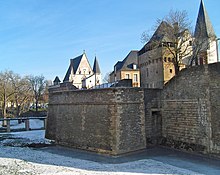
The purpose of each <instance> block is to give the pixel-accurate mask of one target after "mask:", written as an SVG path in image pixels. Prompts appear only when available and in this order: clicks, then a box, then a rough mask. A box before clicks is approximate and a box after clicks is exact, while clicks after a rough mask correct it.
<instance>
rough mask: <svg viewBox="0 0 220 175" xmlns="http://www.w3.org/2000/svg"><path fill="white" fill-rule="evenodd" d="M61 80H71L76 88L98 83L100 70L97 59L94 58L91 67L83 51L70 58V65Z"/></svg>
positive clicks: (66, 81) (88, 86) (65, 81)
mask: <svg viewBox="0 0 220 175" xmlns="http://www.w3.org/2000/svg"><path fill="white" fill-rule="evenodd" d="M63 82H64V83H68V82H71V83H72V84H73V85H74V86H75V87H77V88H78V89H81V88H91V87H93V86H95V85H98V84H100V83H101V72H100V68H99V64H98V61H97V59H96V58H95V61H94V66H93V69H92V68H91V66H90V64H89V61H88V58H87V56H86V54H85V53H83V54H82V55H80V56H78V57H76V58H73V59H70V65H69V68H68V70H67V72H66V75H65V78H64V80H63ZM83 82H84V87H83Z"/></svg>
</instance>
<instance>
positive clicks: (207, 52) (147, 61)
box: [138, 0, 218, 88]
mask: <svg viewBox="0 0 220 175" xmlns="http://www.w3.org/2000/svg"><path fill="white" fill-rule="evenodd" d="M174 28H175V25H173V26H170V25H169V24H168V23H166V22H164V21H163V22H162V23H161V24H160V25H159V27H158V28H157V30H156V31H155V33H154V34H153V36H152V38H151V39H150V41H149V42H148V43H147V44H146V45H145V46H144V47H143V48H142V49H141V50H140V51H139V52H138V55H139V56H138V62H139V68H140V74H141V86H142V87H146V88H163V86H164V84H166V83H167V82H168V81H169V80H170V79H171V78H172V77H173V76H174V75H175V67H174V63H173V61H172V59H173V55H172V49H174V47H173V45H174V42H173V41H174V40H173V38H174V37H173V36H172V35H173V34H174V32H172V31H173V30H174ZM184 32H185V34H184V35H183V34H181V36H186V37H187V38H188V39H186V43H184V44H183V45H182V47H181V49H182V52H179V53H178V57H181V62H180V70H181V69H183V68H185V67H186V66H187V65H189V64H191V62H192V65H200V64H210V63H215V62H217V61H218V43H217V42H218V41H217V37H216V35H215V32H214V29H213V27H212V24H211V21H210V19H209V17H208V14H207V11H206V9H205V6H204V3H203V1H202V0H201V4H200V8H199V13H198V18H197V23H196V28H195V35H194V37H193V36H191V35H190V33H189V32H188V30H185V31H184ZM189 38H191V39H189ZM183 41H184V37H183V40H180V41H179V42H180V43H182V42H183ZM165 44H166V45H169V48H167V47H164V45H165ZM192 46H193V47H192ZM185 49H187V50H186V52H185V53H186V54H185V56H181V53H183V51H185Z"/></svg>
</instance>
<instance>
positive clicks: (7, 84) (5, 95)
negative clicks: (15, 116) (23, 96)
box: [0, 71, 18, 125]
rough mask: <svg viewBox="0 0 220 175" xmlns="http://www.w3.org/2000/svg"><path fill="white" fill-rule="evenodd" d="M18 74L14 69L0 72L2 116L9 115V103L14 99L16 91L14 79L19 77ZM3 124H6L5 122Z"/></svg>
mask: <svg viewBox="0 0 220 175" xmlns="http://www.w3.org/2000/svg"><path fill="white" fill-rule="evenodd" d="M17 76H18V75H17V74H15V73H13V72H12V71H5V72H1V73H0V100H1V102H2V105H1V107H2V117H3V118H6V117H7V105H8V103H9V102H10V99H12V97H13V95H14V94H15V93H16V92H15V91H14V88H13V83H12V81H14V79H16V78H17ZM3 125H6V123H5V122H3Z"/></svg>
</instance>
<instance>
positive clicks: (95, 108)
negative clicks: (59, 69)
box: [46, 88, 146, 155]
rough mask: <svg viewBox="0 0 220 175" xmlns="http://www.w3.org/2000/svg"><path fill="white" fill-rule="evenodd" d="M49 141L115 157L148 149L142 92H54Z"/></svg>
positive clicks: (47, 132) (49, 112)
mask: <svg viewBox="0 0 220 175" xmlns="http://www.w3.org/2000/svg"><path fill="white" fill-rule="evenodd" d="M46 138H48V139H53V140H55V142H56V143H57V144H60V145H65V146H70V147H74V148H80V149H85V150H91V151H95V152H101V153H107V154H112V155H117V154H122V153H127V152H131V151H136V150H140V149H143V148H145V147H146V140H145V138H146V136H145V114H144V92H143V90H142V89H140V88H110V89H94V90H66V91H59V89H56V90H54V89H51V90H50V93H49V110H48V123H47V130H46Z"/></svg>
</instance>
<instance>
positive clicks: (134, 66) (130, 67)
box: [110, 51, 140, 87]
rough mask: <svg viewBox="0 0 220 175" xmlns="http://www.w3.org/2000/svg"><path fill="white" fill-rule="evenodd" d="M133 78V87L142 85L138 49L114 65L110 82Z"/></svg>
mask: <svg viewBox="0 0 220 175" xmlns="http://www.w3.org/2000/svg"><path fill="white" fill-rule="evenodd" d="M123 79H131V80H132V86H133V87H140V70H139V68H138V51H131V52H130V53H129V54H128V55H127V56H126V58H125V59H124V60H123V61H118V62H117V63H116V64H115V65H114V71H113V72H112V73H111V74H110V82H116V81H119V80H123Z"/></svg>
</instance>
